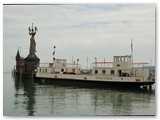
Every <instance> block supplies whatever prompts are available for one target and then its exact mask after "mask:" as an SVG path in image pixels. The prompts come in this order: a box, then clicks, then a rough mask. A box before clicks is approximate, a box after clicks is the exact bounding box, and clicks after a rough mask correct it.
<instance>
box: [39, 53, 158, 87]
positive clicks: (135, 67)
mask: <svg viewBox="0 0 160 120" xmlns="http://www.w3.org/2000/svg"><path fill="white" fill-rule="evenodd" d="M132 60H133V59H132V55H126V56H114V57H113V62H105V61H104V62H97V61H95V62H93V63H92V64H91V68H90V69H89V70H87V71H84V70H83V69H82V68H81V65H80V64H79V59H77V61H76V62H75V61H74V62H73V63H67V60H66V59H55V57H54V58H53V62H52V63H41V64H40V65H39V67H38V69H37V73H36V77H37V78H41V79H42V80H45V79H49V80H50V81H52V82H61V83H62V82H63V83H64V82H65V83H69V84H72V83H86V84H87V85H91V86H93V85H94V86H98V85H103V86H104V85H105V86H107V85H108V86H118V87H121V86H123V87H140V86H142V87H147V86H149V87H150V88H151V86H152V85H153V84H154V83H155V74H154V73H152V72H150V70H149V68H148V67H146V66H147V65H148V64H149V63H144V62H143V63H133V61H132ZM74 85H75V84H74Z"/></svg>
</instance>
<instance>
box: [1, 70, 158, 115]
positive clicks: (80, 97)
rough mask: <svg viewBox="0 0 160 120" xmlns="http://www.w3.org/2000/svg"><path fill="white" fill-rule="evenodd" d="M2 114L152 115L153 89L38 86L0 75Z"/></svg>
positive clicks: (10, 76) (7, 74)
mask: <svg viewBox="0 0 160 120" xmlns="http://www.w3.org/2000/svg"><path fill="white" fill-rule="evenodd" d="M3 76H4V77H3V81H4V82H3V84H4V85H3V91H4V92H3V114H4V115H5V116H28V115H29V116H55V115H56V116H62V115H63V116H66V115H74V116H75V115H77V116H81V115H155V114H156V107H155V106H156V105H155V88H154V87H153V90H152V91H147V90H145V91H144V90H121V89H119V90H116V89H98V88H75V87H63V86H56V85H40V84H38V83H35V82H31V81H30V80H15V79H14V78H13V77H12V75H11V73H4V74H3Z"/></svg>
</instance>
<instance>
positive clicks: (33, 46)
mask: <svg viewBox="0 0 160 120" xmlns="http://www.w3.org/2000/svg"><path fill="white" fill-rule="evenodd" d="M28 30H29V35H31V39H30V50H29V52H30V53H35V52H36V41H35V39H34V36H35V34H36V31H38V29H37V27H36V26H35V28H34V29H33V23H32V29H30V27H29V28H28Z"/></svg>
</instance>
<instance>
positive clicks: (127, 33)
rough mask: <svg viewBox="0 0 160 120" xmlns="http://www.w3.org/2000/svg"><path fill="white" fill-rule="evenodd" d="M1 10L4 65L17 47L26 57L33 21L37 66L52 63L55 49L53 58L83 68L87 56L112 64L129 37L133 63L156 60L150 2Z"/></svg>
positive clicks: (127, 45)
mask: <svg viewBox="0 0 160 120" xmlns="http://www.w3.org/2000/svg"><path fill="white" fill-rule="evenodd" d="M3 9H4V17H3V21H4V33H3V35H4V65H8V64H7V62H9V59H8V58H9V57H10V56H14V55H15V52H16V49H17V45H20V46H21V47H22V52H23V55H24V57H25V56H27V54H28V51H29V39H30V36H29V35H28V27H29V26H31V23H32V22H34V25H36V26H37V27H38V33H37V35H36V36H35V38H36V42H37V51H38V52H37V56H38V57H39V58H40V59H41V62H43V61H45V62H46V61H48V62H50V61H51V59H52V56H51V53H52V50H53V46H54V45H56V46H57V49H56V51H57V57H63V58H68V59H70V60H71V57H72V56H75V57H78V58H79V59H80V60H83V61H81V62H82V63H83V64H84V65H85V62H84V61H85V59H86V57H87V56H89V57H91V58H90V59H93V58H94V56H97V57H99V59H101V60H103V59H104V57H106V58H108V59H109V60H112V56H113V55H123V54H130V41H131V39H134V47H135V55H134V56H135V57H136V60H140V61H142V60H144V61H145V60H147V61H148V60H150V59H154V60H155V5H154V4H88V5H83V4H81V5H4V7H3ZM144 46H146V47H144ZM8 48H11V49H8ZM136 49H137V50H136ZM93 60H94V59H93ZM154 60H152V61H154ZM152 63H153V62H152ZM12 64H14V62H13V63H12ZM4 68H6V69H9V67H8V68H7V67H4Z"/></svg>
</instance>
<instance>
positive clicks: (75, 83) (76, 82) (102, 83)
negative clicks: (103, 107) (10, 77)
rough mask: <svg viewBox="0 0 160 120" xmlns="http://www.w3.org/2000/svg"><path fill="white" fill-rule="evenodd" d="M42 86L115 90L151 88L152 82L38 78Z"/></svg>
mask: <svg viewBox="0 0 160 120" xmlns="http://www.w3.org/2000/svg"><path fill="white" fill-rule="evenodd" d="M38 81H39V82H40V83H42V84H49V85H50V84H54V85H63V86H74V87H76V86H81V87H94V88H95V87H96V88H101V87H103V88H106V87H117V88H138V87H140V86H145V87H147V86H151V85H152V84H154V82H109V81H89V80H85V81H84V80H74V79H58V78H38Z"/></svg>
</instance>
